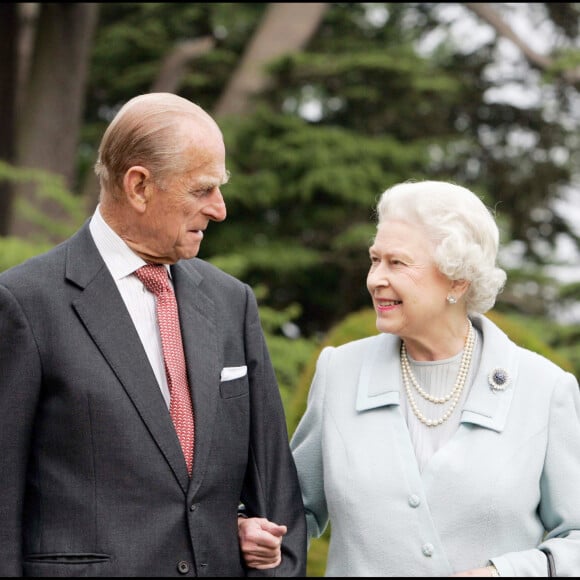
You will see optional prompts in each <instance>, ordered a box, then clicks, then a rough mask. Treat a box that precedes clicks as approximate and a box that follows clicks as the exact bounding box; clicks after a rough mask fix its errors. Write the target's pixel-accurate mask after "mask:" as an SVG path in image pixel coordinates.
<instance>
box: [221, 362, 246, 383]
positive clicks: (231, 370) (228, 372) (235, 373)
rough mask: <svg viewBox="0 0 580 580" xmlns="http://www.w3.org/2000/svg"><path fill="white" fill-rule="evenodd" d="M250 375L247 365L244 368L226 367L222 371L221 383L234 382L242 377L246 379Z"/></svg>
mask: <svg viewBox="0 0 580 580" xmlns="http://www.w3.org/2000/svg"><path fill="white" fill-rule="evenodd" d="M247 374H248V367H247V366H246V365H244V366H242V367H224V368H223V369H222V374H221V376H220V380H221V381H233V380H234V379H239V378H240V377H245V376H246V375H247Z"/></svg>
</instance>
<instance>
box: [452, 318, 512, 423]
mask: <svg viewBox="0 0 580 580" xmlns="http://www.w3.org/2000/svg"><path fill="white" fill-rule="evenodd" d="M472 321H473V324H474V326H477V327H478V328H479V330H480V331H481V332H482V336H483V341H484V343H483V348H482V353H481V362H480V364H479V369H478V371H477V374H476V376H475V379H474V382H473V385H472V387H471V391H470V393H469V396H468V398H467V401H466V402H465V405H464V407H463V411H462V413H461V422H462V423H473V424H475V425H480V426H481V427H486V428H487V429H493V430H494V431H497V432H501V431H503V429H504V427H505V423H506V420H507V416H508V413H509V409H510V405H511V402H512V398H513V393H514V385H515V384H516V380H517V375H518V366H519V365H518V361H519V356H518V350H517V347H516V345H515V344H514V343H513V342H512V341H511V340H510V339H509V338H508V336H507V335H506V334H505V333H504V332H503V331H501V330H500V329H499V328H498V327H497V326H496V325H495V324H493V323H492V322H491V321H490V320H489V319H488V318H486V317H485V316H474V317H473V318H472ZM498 370H501V371H503V372H504V373H505V375H506V376H507V377H509V383H508V384H507V385H506V386H505V388H504V389H503V390H496V389H493V388H492V386H491V385H492V383H491V382H490V376H492V375H493V374H494V373H495V372H497V371H498Z"/></svg>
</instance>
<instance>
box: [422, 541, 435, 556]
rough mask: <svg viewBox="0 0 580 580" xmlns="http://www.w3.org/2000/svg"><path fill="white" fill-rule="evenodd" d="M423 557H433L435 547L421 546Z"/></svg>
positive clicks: (431, 545) (429, 545) (430, 545)
mask: <svg viewBox="0 0 580 580" xmlns="http://www.w3.org/2000/svg"><path fill="white" fill-rule="evenodd" d="M422 550H423V555H424V556H427V558H430V557H431V556H432V555H433V552H434V551H435V547H434V546H433V544H423V548H422Z"/></svg>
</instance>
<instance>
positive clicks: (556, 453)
mask: <svg viewBox="0 0 580 580" xmlns="http://www.w3.org/2000/svg"><path fill="white" fill-rule="evenodd" d="M472 321H473V324H474V326H476V327H477V328H478V329H479V330H480V331H481V332H482V334H483V351H482V357H481V365H480V368H479V371H478V372H477V375H476V377H475V381H474V384H473V386H472V388H471V391H470V393H469V396H468V399H467V401H466V404H465V406H464V408H463V410H462V412H461V423H460V425H459V428H458V430H457V431H456V433H455V434H454V435H453V437H452V438H451V439H450V440H449V441H448V443H446V444H445V445H444V446H443V447H442V448H441V449H439V451H438V452H437V453H436V454H435V455H434V456H433V457H432V458H431V460H430V461H429V462H428V464H427V465H426V466H425V468H424V470H423V472H422V473H421V472H420V471H419V468H418V465H417V462H416V459H415V453H414V450H413V445H412V443H411V439H410V437H409V433H408V430H407V426H406V423H405V420H404V418H403V415H402V413H401V410H400V405H399V397H400V392H401V391H400V385H401V376H400V367H399V354H398V353H399V346H400V340H399V338H398V337H396V336H394V335H389V334H379V335H377V336H372V337H369V338H365V339H362V340H357V341H354V342H351V343H348V344H345V345H343V346H340V347H337V348H334V347H327V348H325V349H324V350H323V351H322V353H321V355H320V358H319V360H318V363H317V369H316V374H315V377H314V379H313V383H312V386H311V389H310V394H309V399H308V408H307V410H306V412H305V414H304V416H303V418H302V420H301V422H300V424H299V426H298V428H297V430H296V432H295V433H294V436H293V438H292V443H291V445H292V449H293V452H294V457H295V460H296V464H297V467H298V472H299V476H300V484H301V488H302V493H303V497H304V502H305V507H306V514H307V520H308V529H309V536H310V538H312V537H317V536H319V535H320V534H321V533H322V532H323V531H324V529H325V527H326V526H327V524H328V522H329V521H330V525H331V542H330V548H329V555H328V565H327V570H326V575H327V576H449V575H450V574H452V573H454V572H459V571H464V570H467V569H471V568H476V567H481V566H485V565H486V563H487V561H488V560H490V559H491V560H493V562H494V564H495V565H496V567H497V568H498V570H499V572H500V574H501V575H503V576H520V577H525V576H546V575H547V565H546V562H547V561H546V557H545V555H544V554H543V553H542V552H541V551H540V550H538V546H540V545H542V546H546V547H549V548H550V549H551V551H552V553H553V555H554V559H555V562H556V567H557V572H558V575H559V576H578V575H580V392H579V387H578V381H577V379H576V378H575V377H574V376H573V375H572V374H570V373H567V372H565V371H563V370H562V369H560V368H559V367H557V366H556V365H554V364H553V363H552V362H550V361H548V360H547V359H546V358H543V357H541V356H539V355H538V354H536V353H533V352H531V351H529V350H525V349H522V348H520V347H518V346H516V344H514V343H513V342H512V341H511V340H510V339H509V338H508V337H507V336H506V335H505V334H504V333H503V332H502V331H501V330H500V329H499V328H498V327H497V326H496V325H495V324H493V323H492V322H491V321H490V320H489V319H488V318H486V317H483V316H475V317H473V318H472ZM494 369H503V370H505V371H507V373H508V375H509V377H510V378H511V384H510V385H509V386H508V387H507V388H506V389H505V390H504V391H494V390H492V389H491V388H490V383H489V380H488V375H489V374H490V372H492V371H493V370H494ZM544 534H546V536H545V538H544Z"/></svg>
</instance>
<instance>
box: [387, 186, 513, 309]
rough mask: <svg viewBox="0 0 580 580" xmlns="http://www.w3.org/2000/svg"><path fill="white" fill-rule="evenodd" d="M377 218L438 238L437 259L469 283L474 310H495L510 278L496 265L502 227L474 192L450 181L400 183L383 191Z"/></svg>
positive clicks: (439, 264) (448, 272) (435, 244)
mask: <svg viewBox="0 0 580 580" xmlns="http://www.w3.org/2000/svg"><path fill="white" fill-rule="evenodd" d="M377 216H378V226H380V225H381V223H383V222H384V221H386V220H400V221H404V222H407V223H409V224H413V225H416V226H419V227H421V228H423V230H424V231H425V233H426V234H427V236H428V237H429V239H431V240H432V242H433V258H434V260H435V264H436V265H437V267H438V268H439V270H440V271H441V273H442V274H444V275H445V276H447V277H448V278H449V279H450V280H467V281H469V283H470V285H469V289H468V290H467V292H466V294H465V300H466V305H467V311H468V313H479V314H483V313H485V312H487V311H488V310H490V309H491V308H493V306H494V304H495V301H496V298H497V295H498V294H499V293H500V292H501V290H502V289H503V286H504V284H505V281H506V278H507V276H506V273H505V271H504V270H502V269H501V268H500V267H498V266H497V263H496V260H497V253H498V249H499V229H498V227H497V224H496V222H495V219H494V218H493V215H492V213H491V211H490V210H489V209H488V208H487V207H486V205H485V204H484V203H483V202H482V201H481V199H480V198H479V197H478V196H477V195H475V194H474V193H473V192H472V191H470V190H469V189H467V188H465V187H462V186H460V185H455V184H453V183H449V182H445V181H409V182H405V183H400V184H397V185H394V186H393V187H391V188H389V189H387V190H386V191H385V192H384V193H383V194H382V195H381V198H380V200H379V203H378V204H377ZM378 226H377V227H378Z"/></svg>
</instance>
